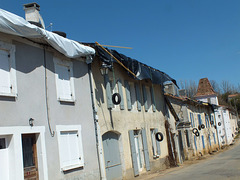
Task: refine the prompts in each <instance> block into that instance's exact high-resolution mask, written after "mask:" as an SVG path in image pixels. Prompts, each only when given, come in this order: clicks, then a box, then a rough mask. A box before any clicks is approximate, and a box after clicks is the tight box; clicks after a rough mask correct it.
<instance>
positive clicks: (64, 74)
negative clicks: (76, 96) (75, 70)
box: [55, 64, 72, 100]
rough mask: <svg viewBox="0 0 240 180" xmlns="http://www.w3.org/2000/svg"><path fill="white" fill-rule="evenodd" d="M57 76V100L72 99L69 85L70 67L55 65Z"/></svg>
mask: <svg viewBox="0 0 240 180" xmlns="http://www.w3.org/2000/svg"><path fill="white" fill-rule="evenodd" d="M55 70H56V74H57V77H58V78H57V82H56V83H57V92H58V98H59V99H62V100H64V99H65V100H69V99H72V91H71V83H70V67H68V66H63V65H59V64H56V67H55Z"/></svg>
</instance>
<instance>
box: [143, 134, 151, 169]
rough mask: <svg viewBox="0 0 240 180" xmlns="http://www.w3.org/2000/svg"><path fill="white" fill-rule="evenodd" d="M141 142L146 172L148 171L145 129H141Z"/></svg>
mask: <svg viewBox="0 0 240 180" xmlns="http://www.w3.org/2000/svg"><path fill="white" fill-rule="evenodd" d="M142 141H143V151H144V159H145V165H146V170H147V171H150V161H149V152H148V144H147V136H146V130H145V129H142Z"/></svg>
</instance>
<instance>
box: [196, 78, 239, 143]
mask: <svg viewBox="0 0 240 180" xmlns="http://www.w3.org/2000/svg"><path fill="white" fill-rule="evenodd" d="M195 98H196V99H197V100H199V101H202V102H205V103H210V104H212V105H214V109H215V110H214V112H215V113H214V114H215V118H216V126H217V134H218V139H219V144H220V146H223V145H229V144H231V143H233V140H234V134H235V131H233V128H232V127H231V124H236V123H231V122H230V116H229V114H230V113H229V108H228V107H226V106H220V105H219V103H218V97H217V94H216V92H215V91H214V90H213V88H212V86H211V84H210V82H209V80H208V79H207V78H203V79H200V80H199V85H198V90H197V93H196V95H195ZM234 121H237V120H236V119H234Z"/></svg>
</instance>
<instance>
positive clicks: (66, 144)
mask: <svg viewBox="0 0 240 180" xmlns="http://www.w3.org/2000/svg"><path fill="white" fill-rule="evenodd" d="M56 127H57V135H58V144H59V156H60V168H61V171H67V170H70V169H73V168H78V167H82V166H84V158H83V149H82V137H81V126H80V125H73V126H71V125H70V126H62V125H58V126H56Z"/></svg>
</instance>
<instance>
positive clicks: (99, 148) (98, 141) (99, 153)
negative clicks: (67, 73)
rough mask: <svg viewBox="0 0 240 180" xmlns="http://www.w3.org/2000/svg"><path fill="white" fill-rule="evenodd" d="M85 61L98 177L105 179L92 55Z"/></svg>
mask: <svg viewBox="0 0 240 180" xmlns="http://www.w3.org/2000/svg"><path fill="white" fill-rule="evenodd" d="M86 63H87V65H88V75H89V84H90V91H91V100H92V110H93V119H94V126H95V135H96V146H97V156H98V163H99V169H100V178H101V179H102V180H106V179H107V178H106V171H105V162H104V157H103V148H102V147H103V146H102V138H101V133H100V126H99V123H98V116H97V110H96V106H95V101H94V100H95V97H94V93H93V84H92V82H93V76H92V66H91V63H92V56H87V57H86Z"/></svg>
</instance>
